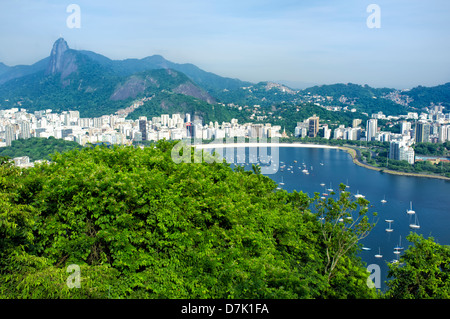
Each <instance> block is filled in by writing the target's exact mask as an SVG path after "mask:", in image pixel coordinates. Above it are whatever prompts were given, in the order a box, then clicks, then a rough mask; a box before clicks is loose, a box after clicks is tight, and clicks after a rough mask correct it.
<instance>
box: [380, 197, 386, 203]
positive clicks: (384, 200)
mask: <svg viewBox="0 0 450 319" xmlns="http://www.w3.org/2000/svg"><path fill="white" fill-rule="evenodd" d="M381 203H382V204H384V203H387V200H386V195H384V197H383V199H382V200H381Z"/></svg>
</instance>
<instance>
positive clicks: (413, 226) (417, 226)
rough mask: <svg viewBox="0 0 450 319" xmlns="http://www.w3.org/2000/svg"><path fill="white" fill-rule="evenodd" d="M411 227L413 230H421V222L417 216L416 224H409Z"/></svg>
mask: <svg viewBox="0 0 450 319" xmlns="http://www.w3.org/2000/svg"><path fill="white" fill-rule="evenodd" d="M409 227H410V228H412V229H419V228H420V225H419V221H418V220H417V214H416V215H415V220H414V224H409Z"/></svg>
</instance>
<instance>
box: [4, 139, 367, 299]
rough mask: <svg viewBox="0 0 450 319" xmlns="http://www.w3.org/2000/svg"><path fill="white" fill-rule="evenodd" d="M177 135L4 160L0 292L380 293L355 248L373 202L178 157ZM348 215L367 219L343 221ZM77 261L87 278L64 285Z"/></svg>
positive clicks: (51, 294)
mask: <svg viewBox="0 0 450 319" xmlns="http://www.w3.org/2000/svg"><path fill="white" fill-rule="evenodd" d="M173 145H174V144H173V143H168V142H165V141H160V142H158V144H157V147H156V148H153V147H149V148H145V149H140V148H133V147H114V148H106V147H95V148H84V149H82V150H73V151H70V152H66V153H64V154H56V155H55V156H54V158H53V163H51V164H40V165H37V166H36V167H34V168H31V169H26V170H20V169H18V168H15V167H11V166H9V165H8V164H7V163H5V164H4V165H1V166H0V187H1V189H2V192H1V197H0V201H1V207H2V208H1V210H0V221H1V222H0V234H1V236H0V238H1V239H0V297H2V298H370V297H374V296H375V292H374V290H371V289H369V288H368V287H367V285H366V279H367V272H366V270H365V268H364V267H363V266H362V264H361V261H360V260H359V258H357V257H356V253H357V252H358V246H357V242H356V241H355V239H357V238H358V237H359V236H361V231H363V232H364V231H366V230H368V229H370V228H371V225H370V223H368V221H367V219H366V212H367V204H368V202H366V201H360V202H355V203H352V202H350V201H349V198H348V193H347V192H343V193H341V195H340V197H339V199H338V200H336V201H335V200H333V199H331V198H329V199H327V200H326V201H323V200H320V199H317V198H316V199H311V198H308V196H307V195H305V194H303V193H298V192H292V193H287V192H286V191H276V190H275V188H276V184H275V182H273V181H272V180H271V179H269V178H268V177H265V176H263V175H261V174H260V173H259V171H258V169H257V167H255V168H254V169H255V171H254V172H249V171H244V170H243V168H241V167H237V168H236V169H235V170H232V169H231V168H230V167H229V165H227V164H223V163H210V164H208V163H207V162H203V163H201V164H189V163H180V164H175V163H174V162H173V161H172V159H171V150H172V147H173ZM349 214H351V215H352V216H354V217H355V218H356V217H357V216H360V218H358V219H359V221H358V222H357V223H356V224H355V225H353V226H352V225H350V224H348V223H341V225H338V226H336V222H337V219H338V218H341V217H342V216H349ZM319 216H322V217H323V218H324V219H325V220H324V221H323V222H321V221H320V220H319V218H318V217H319ZM341 245H344V246H342V247H344V248H345V253H343V254H342V253H341V252H342V250H341V249H340V248H339V247H341ZM330 258H331V259H330ZM330 260H332V265H333V267H330V265H331V264H330ZM72 264H76V265H79V267H80V275H81V282H80V288H72V289H70V288H69V287H68V285H67V284H66V280H67V279H68V277H69V275H70V274H69V273H67V272H66V269H67V267H68V266H69V265H72Z"/></svg>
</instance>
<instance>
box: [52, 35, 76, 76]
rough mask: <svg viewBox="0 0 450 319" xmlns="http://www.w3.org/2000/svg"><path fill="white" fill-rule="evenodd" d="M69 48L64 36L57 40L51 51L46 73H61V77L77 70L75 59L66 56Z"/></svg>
mask: <svg viewBox="0 0 450 319" xmlns="http://www.w3.org/2000/svg"><path fill="white" fill-rule="evenodd" d="M68 50H69V46H68V45H67V42H66V41H65V40H64V39H63V38H59V39H58V40H56V42H55V43H54V44H53V48H52V51H51V53H50V59H49V62H48V66H47V70H46V74H56V73H61V77H62V78H64V77H66V76H67V75H69V74H70V73H72V72H73V71H75V70H76V65H74V63H73V62H74V61H73V59H72V58H70V57H67V56H66V52H67V51H68ZM68 67H69V68H68Z"/></svg>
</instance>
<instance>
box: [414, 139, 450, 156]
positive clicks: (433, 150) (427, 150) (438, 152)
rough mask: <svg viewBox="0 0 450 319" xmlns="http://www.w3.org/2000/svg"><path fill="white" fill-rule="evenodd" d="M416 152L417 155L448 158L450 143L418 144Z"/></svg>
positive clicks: (415, 147)
mask: <svg viewBox="0 0 450 319" xmlns="http://www.w3.org/2000/svg"><path fill="white" fill-rule="evenodd" d="M414 151H415V152H416V154H417V155H419V154H420V155H426V156H448V155H449V154H450V141H447V142H445V143H439V144H437V143H416V144H414Z"/></svg>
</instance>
